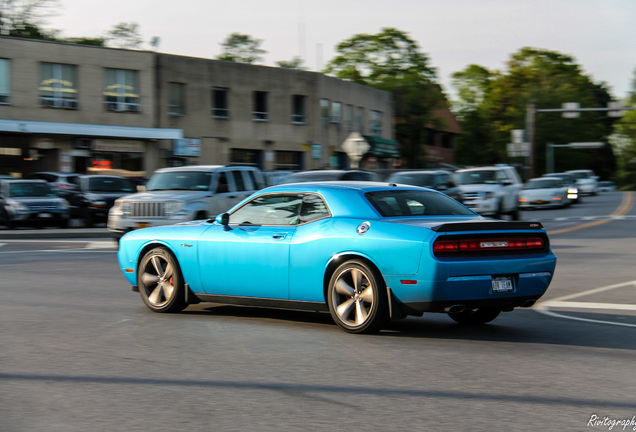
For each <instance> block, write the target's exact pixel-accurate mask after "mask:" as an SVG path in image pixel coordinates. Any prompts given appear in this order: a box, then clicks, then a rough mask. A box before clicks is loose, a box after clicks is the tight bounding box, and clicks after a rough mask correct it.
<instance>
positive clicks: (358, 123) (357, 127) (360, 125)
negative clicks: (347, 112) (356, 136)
mask: <svg viewBox="0 0 636 432" xmlns="http://www.w3.org/2000/svg"><path fill="white" fill-rule="evenodd" d="M353 130H354V131H356V132H360V133H361V134H363V133H364V132H365V131H364V108H362V107H357V108H356V110H355V114H354V116H353Z"/></svg>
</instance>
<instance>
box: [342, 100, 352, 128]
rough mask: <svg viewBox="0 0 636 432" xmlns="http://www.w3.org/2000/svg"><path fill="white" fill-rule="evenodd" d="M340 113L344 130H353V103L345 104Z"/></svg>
mask: <svg viewBox="0 0 636 432" xmlns="http://www.w3.org/2000/svg"><path fill="white" fill-rule="evenodd" d="M342 115H343V117H342V122H343V124H344V128H345V131H346V132H351V131H352V130H353V105H345V107H344V112H343V113H342Z"/></svg>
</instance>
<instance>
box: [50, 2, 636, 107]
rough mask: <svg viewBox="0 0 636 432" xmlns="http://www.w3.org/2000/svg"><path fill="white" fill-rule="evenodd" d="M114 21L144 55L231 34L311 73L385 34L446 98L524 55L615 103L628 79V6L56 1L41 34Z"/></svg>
mask: <svg viewBox="0 0 636 432" xmlns="http://www.w3.org/2000/svg"><path fill="white" fill-rule="evenodd" d="M122 22H126V23H130V22H135V23H137V24H138V25H139V32H140V34H141V36H142V38H143V39H144V44H143V46H142V48H144V49H154V50H156V51H159V52H163V53H169V54H178V55H185V56H192V57H203V58H215V57H216V56H217V55H219V54H220V53H221V43H222V42H223V41H224V40H225V39H226V38H227V36H228V35H230V34H231V33H235V32H238V33H243V34H247V35H250V36H252V37H253V38H255V39H260V40H262V43H261V46H260V47H261V48H262V49H264V50H266V51H267V53H266V54H265V55H264V61H263V62H262V64H265V65H269V66H274V65H275V62H277V61H281V60H291V59H292V58H293V57H295V56H300V57H301V58H302V59H303V60H304V66H305V67H307V68H308V69H309V70H314V71H315V70H321V69H322V68H323V67H325V66H326V64H327V63H328V62H329V60H331V59H332V58H333V57H335V47H336V46H337V45H338V43H340V42H342V41H344V40H346V39H349V38H350V37H352V36H354V35H356V34H360V33H366V34H377V33H379V32H380V31H381V30H382V28H384V27H394V28H397V29H398V30H400V31H402V32H405V33H407V34H408V35H409V37H411V38H412V39H413V40H415V41H416V42H417V44H418V45H419V47H420V50H421V51H422V52H423V53H425V54H427V56H428V57H429V65H430V66H432V67H434V68H435V69H436V70H437V77H438V82H439V83H440V84H441V85H442V87H443V88H444V90H445V91H446V92H447V93H448V94H451V95H452V86H451V75H452V74H453V73H454V72H457V71H461V70H463V69H465V68H466V67H467V66H468V65H470V64H478V65H481V66H484V67H486V68H488V69H490V70H500V71H505V70H506V62H507V61H508V60H509V59H510V56H511V55H512V54H513V53H516V52H518V51H519V50H520V49H521V48H523V47H533V48H539V49H546V50H550V51H557V52H559V53H561V54H565V55H568V56H571V57H573V58H574V59H575V62H576V63H577V64H578V65H579V66H580V67H581V69H582V70H583V73H584V74H586V75H588V76H590V78H591V79H592V81H593V82H595V83H600V82H604V83H606V84H607V85H608V88H609V90H610V93H611V94H612V95H613V96H614V97H615V98H617V99H622V98H625V97H627V95H628V93H629V92H630V91H632V90H633V87H632V83H633V81H634V78H635V76H636V0H320V1H318V0H229V1H228V0H224V1H219V0H178V1H174V0H170V1H169V0H58V8H56V12H55V14H54V15H53V16H50V17H48V18H46V20H45V25H44V27H45V28H47V29H57V30H60V32H61V33H60V34H59V36H61V37H80V36H82V37H98V36H103V35H105V34H106V33H107V32H108V31H109V30H110V29H112V27H113V26H114V25H116V24H118V23H122ZM153 37H158V38H159V44H158V46H157V47H156V48H153V47H152V46H151V45H150V41H151V40H152V38H153Z"/></svg>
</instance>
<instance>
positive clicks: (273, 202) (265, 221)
mask: <svg viewBox="0 0 636 432" xmlns="http://www.w3.org/2000/svg"><path fill="white" fill-rule="evenodd" d="M302 202H303V196H302V195H299V194H269V195H261V196H258V197H256V198H254V199H252V200H251V201H249V202H248V203H246V204H245V205H243V206H242V207H241V208H239V209H237V210H236V211H235V212H234V213H232V214H231V215H230V224H231V225H297V224H298V222H299V213H300V207H301V204H302Z"/></svg>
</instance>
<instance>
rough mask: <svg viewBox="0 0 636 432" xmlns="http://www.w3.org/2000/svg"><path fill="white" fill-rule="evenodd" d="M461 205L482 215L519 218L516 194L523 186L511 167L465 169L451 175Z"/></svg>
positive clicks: (517, 194) (515, 171) (517, 195)
mask: <svg viewBox="0 0 636 432" xmlns="http://www.w3.org/2000/svg"><path fill="white" fill-rule="evenodd" d="M455 174H457V178H458V181H459V183H460V186H459V189H460V190H461V193H462V198H463V201H462V202H463V203H464V204H465V205H466V206H467V207H469V208H471V209H472V210H474V211H476V212H477V213H479V214H480V215H482V216H491V217H495V218H501V217H502V215H504V214H507V215H510V216H511V217H512V219H514V220H517V219H519V203H518V197H519V191H520V190H521V187H522V186H523V184H522V182H521V178H520V177H519V174H518V173H517V170H516V169H515V168H514V167H512V166H507V165H506V166H499V165H496V166H488V167H481V168H467V169H461V170H458V171H456V172H455Z"/></svg>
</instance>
